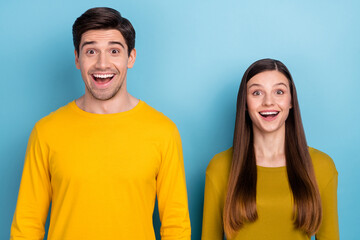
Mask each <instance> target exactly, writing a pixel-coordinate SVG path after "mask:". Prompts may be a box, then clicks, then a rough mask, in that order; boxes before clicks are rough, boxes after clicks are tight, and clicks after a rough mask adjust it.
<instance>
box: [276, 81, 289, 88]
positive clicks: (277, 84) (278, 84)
mask: <svg viewBox="0 0 360 240" xmlns="http://www.w3.org/2000/svg"><path fill="white" fill-rule="evenodd" d="M280 85H283V86H285V87H286V88H288V85H286V84H285V83H282V82H281V83H275V84H274V86H280Z"/></svg>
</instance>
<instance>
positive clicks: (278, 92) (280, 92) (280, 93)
mask: <svg viewBox="0 0 360 240" xmlns="http://www.w3.org/2000/svg"><path fill="white" fill-rule="evenodd" d="M276 94H279V95H282V94H284V91H283V90H277V91H276Z"/></svg>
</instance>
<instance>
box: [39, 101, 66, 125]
mask: <svg viewBox="0 0 360 240" xmlns="http://www.w3.org/2000/svg"><path fill="white" fill-rule="evenodd" d="M71 104H72V102H70V103H68V104H67V105H65V106H62V107H60V108H59V109H57V110H56V111H54V112H51V113H50V114H49V115H47V116H45V117H43V118H41V119H40V120H39V121H38V122H37V123H36V124H35V128H36V129H37V131H49V130H51V129H56V128H57V127H59V125H61V124H64V122H65V120H66V119H67V118H68V117H69V116H70V115H71V113H70V112H71V110H70V108H71V106H70V105H71Z"/></svg>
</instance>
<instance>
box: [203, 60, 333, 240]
mask: <svg viewBox="0 0 360 240" xmlns="http://www.w3.org/2000/svg"><path fill="white" fill-rule="evenodd" d="M337 175H338V174H337V171H336V168H335V165H334V163H333V161H332V160H331V158H330V157H329V156H327V155H326V154H325V153H322V152H320V151H318V150H316V149H314V148H310V147H308V146H307V143H306V139H305V133H304V129H303V125H302V122H301V117H300V109H299V104H298V100H297V95H296V89H295V85H294V82H293V80H292V77H291V75H290V72H289V70H288V69H287V68H286V66H285V65H284V64H283V63H281V62H280V61H277V60H273V59H262V60H259V61H256V62H255V63H253V64H252V65H251V66H250V67H249V68H248V69H247V70H246V72H245V74H244V76H243V78H242V81H241V84H240V89H239V94H238V100H237V111H236V122H235V133H234V142H233V147H232V148H230V149H228V150H227V151H224V152H222V153H219V154H217V155H215V157H214V158H213V159H212V160H211V162H210V163H209V166H208V167H207V170H206V184H205V200H204V216H203V230H202V239H203V240H213V239H216V240H220V239H221V240H222V239H223V236H224V234H225V235H226V237H227V239H241V240H244V239H245V240H246V239H251V240H253V239H255V240H257V239H259V240H264V239H266V240H267V239H276V240H282V239H284V240H289V239H290V240H297V239H299V240H303V239H310V236H311V235H314V234H315V235H316V238H317V239H320V240H323V239H324V240H325V239H339V228H338V217H337V196H336V195H337Z"/></svg>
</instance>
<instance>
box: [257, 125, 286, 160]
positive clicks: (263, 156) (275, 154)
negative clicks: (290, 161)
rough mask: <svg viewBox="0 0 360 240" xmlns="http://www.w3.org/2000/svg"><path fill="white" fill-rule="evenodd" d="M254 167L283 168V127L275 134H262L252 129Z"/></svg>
mask: <svg viewBox="0 0 360 240" xmlns="http://www.w3.org/2000/svg"><path fill="white" fill-rule="evenodd" d="M253 131H254V150H255V158H256V165H259V166H263V167H283V166H285V165H286V158H285V126H283V127H282V128H280V129H279V130H277V131H275V132H270V133H264V132H260V131H258V129H256V128H253Z"/></svg>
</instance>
